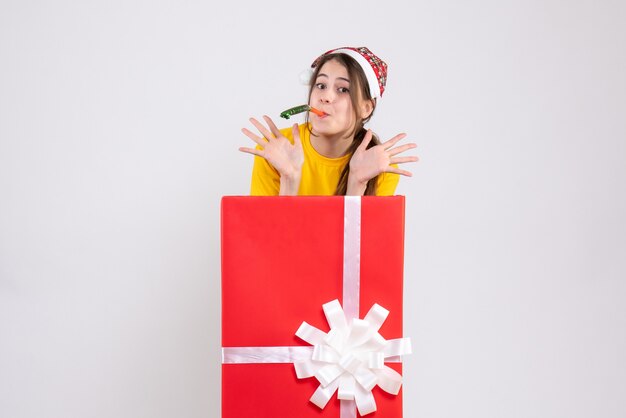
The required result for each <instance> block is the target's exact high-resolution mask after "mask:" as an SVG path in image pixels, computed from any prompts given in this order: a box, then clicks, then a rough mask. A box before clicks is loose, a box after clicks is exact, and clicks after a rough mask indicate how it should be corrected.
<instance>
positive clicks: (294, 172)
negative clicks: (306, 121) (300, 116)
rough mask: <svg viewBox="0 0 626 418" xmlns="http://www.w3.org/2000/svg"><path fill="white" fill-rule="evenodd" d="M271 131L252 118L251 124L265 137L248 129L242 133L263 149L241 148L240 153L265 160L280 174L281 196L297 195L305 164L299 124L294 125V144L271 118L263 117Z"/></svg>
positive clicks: (244, 129)
mask: <svg viewBox="0 0 626 418" xmlns="http://www.w3.org/2000/svg"><path fill="white" fill-rule="evenodd" d="M263 119H265V122H266V123H267V126H268V127H269V130H268V129H267V128H266V127H265V126H263V124H262V123H261V122H259V121H258V120H256V119H254V118H250V122H251V123H252V124H253V125H254V126H255V127H256V128H257V129H258V131H259V132H260V133H261V134H262V135H263V136H262V137H260V136H258V135H256V134H254V133H253V132H251V131H249V130H248V129H246V128H243V129H242V130H241V132H243V133H244V135H246V136H247V137H248V138H250V139H251V140H253V141H254V142H256V143H257V144H258V145H260V146H261V149H257V148H247V147H241V148H239V151H241V152H246V153H248V154H253V155H257V156H259V157H261V158H265V159H266V160H267V162H268V163H270V164H271V165H272V167H274V168H275V169H276V171H278V173H279V174H280V194H291V195H296V194H297V193H298V188H299V186H300V178H301V176H302V164H303V163H304V151H303V150H302V142H301V141H300V131H299V130H298V124H294V125H293V127H292V129H293V144H292V143H291V142H290V141H289V140H288V139H287V138H285V136H283V135H282V134H281V133H280V130H279V129H278V128H277V127H276V125H275V124H274V122H273V121H272V119H270V118H269V116H263Z"/></svg>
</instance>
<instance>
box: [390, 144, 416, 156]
mask: <svg viewBox="0 0 626 418" xmlns="http://www.w3.org/2000/svg"><path fill="white" fill-rule="evenodd" d="M415 147H417V145H416V144H414V143H410V144H404V145H400V146H399V147H396V148H393V149H389V150H387V152H388V153H389V155H396V154H400V153H401V152H404V151H406V150H410V149H413V148H415Z"/></svg>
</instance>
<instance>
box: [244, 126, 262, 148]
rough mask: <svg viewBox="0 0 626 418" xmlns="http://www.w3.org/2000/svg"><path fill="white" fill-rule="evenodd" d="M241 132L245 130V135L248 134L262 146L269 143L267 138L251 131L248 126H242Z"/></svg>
mask: <svg viewBox="0 0 626 418" xmlns="http://www.w3.org/2000/svg"><path fill="white" fill-rule="evenodd" d="M241 132H243V134H244V135H245V136H247V137H248V138H250V139H251V140H253V141H254V142H256V143H257V144H259V145H260V146H262V147H264V146H265V145H267V141H266V140H265V138H261V137H260V136H258V135H256V134H255V133H254V132H252V131H249V130H247V129H246V128H241Z"/></svg>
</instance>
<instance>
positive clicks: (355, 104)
mask: <svg viewBox="0 0 626 418" xmlns="http://www.w3.org/2000/svg"><path fill="white" fill-rule="evenodd" d="M330 60H335V61H337V62H338V63H339V64H341V65H343V66H344V67H345V68H346V70H348V77H349V78H350V81H351V84H352V85H353V86H356V88H351V89H350V101H351V102H352V108H353V109H354V116H355V120H356V123H355V124H354V130H353V131H352V134H351V135H353V139H352V143H351V144H350V146H349V147H348V152H347V153H348V154H349V155H350V158H352V155H353V154H354V151H356V149H357V148H358V147H359V145H361V142H363V138H364V137H365V134H366V133H367V130H366V129H365V128H364V127H363V125H364V124H365V123H366V122H368V121H369V120H370V119H371V118H372V115H373V114H374V110H376V100H372V95H371V93H370V89H369V84H368V83H367V79H366V78H365V73H364V72H363V69H362V68H361V66H360V65H359V64H358V63H357V62H356V60H355V59H354V58H352V57H350V56H349V55H346V54H341V53H339V54H327V55H324V56H323V57H322V58H321V59H320V61H319V63H318V64H317V66H316V67H315V70H314V72H313V75H312V76H311V84H310V86H309V98H308V101H310V100H311V93H312V92H313V88H314V87H315V81H316V79H317V75H318V74H319V72H320V69H321V68H322V66H323V65H324V64H325V63H326V62H328V61H330ZM360 100H370V101H372V104H373V108H372V111H371V113H370V114H369V115H368V116H367V118H365V119H361V116H360V115H359V108H360V106H359V104H360V102H359V101H360ZM306 122H307V124H308V122H309V114H308V113H307V114H306ZM308 126H309V132H310V133H311V135H313V131H312V128H311V125H310V124H308ZM378 144H380V141H379V140H378V137H377V136H376V135H374V134H372V140H371V141H370V143H369V144H368V146H367V148H368V149H369V148H371V147H373V146H375V145H378ZM349 175H350V161H349V160H348V162H347V163H346V165H345V166H344V168H343V170H342V171H341V175H340V176H339V182H338V183H337V188H336V189H335V195H337V196H344V195H345V194H346V193H347V191H348V176H349ZM377 181H378V176H376V177H374V178H373V179H370V180H369V181H368V182H367V187H366V188H365V193H364V195H365V196H375V195H376V182H377Z"/></svg>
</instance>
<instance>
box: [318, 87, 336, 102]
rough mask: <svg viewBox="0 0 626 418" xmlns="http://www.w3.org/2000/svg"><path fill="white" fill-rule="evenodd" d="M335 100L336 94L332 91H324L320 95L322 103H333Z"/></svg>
mask: <svg viewBox="0 0 626 418" xmlns="http://www.w3.org/2000/svg"><path fill="white" fill-rule="evenodd" d="M333 99H334V94H333V91H332V90H331V89H324V90H323V91H322V94H321V95H320V101H321V102H322V103H331V102H332V101H333Z"/></svg>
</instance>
